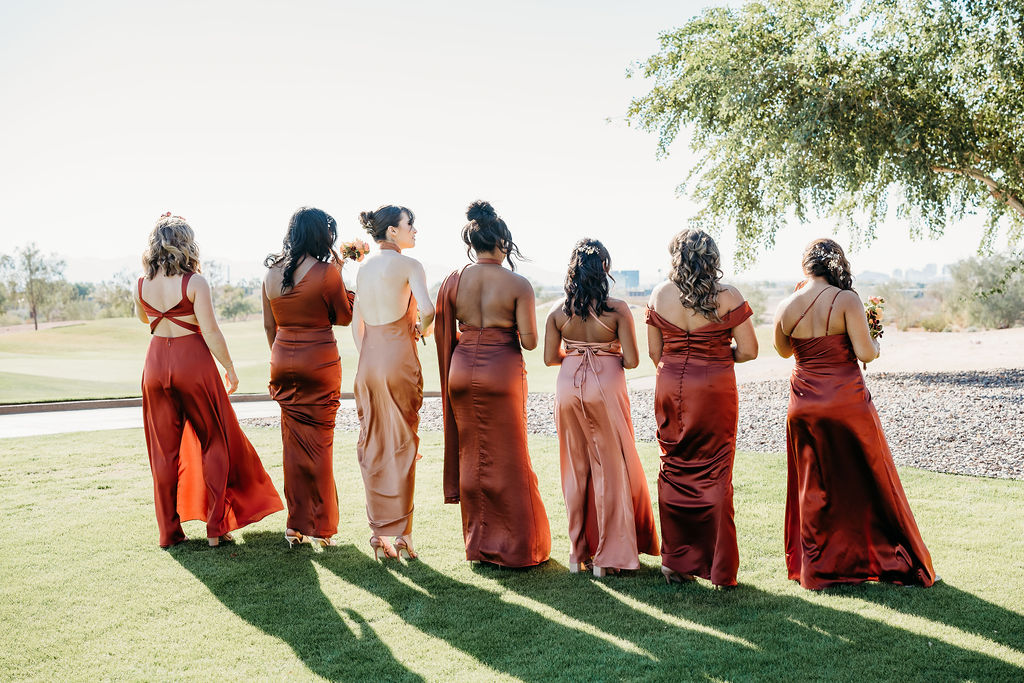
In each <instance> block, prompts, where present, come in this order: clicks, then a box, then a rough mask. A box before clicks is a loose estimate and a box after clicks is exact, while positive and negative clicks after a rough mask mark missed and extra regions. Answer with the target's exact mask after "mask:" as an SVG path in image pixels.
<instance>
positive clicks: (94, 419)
mask: <svg viewBox="0 0 1024 683" xmlns="http://www.w3.org/2000/svg"><path fill="white" fill-rule="evenodd" d="M349 403H351V404H352V405H355V401H352V400H347V401H344V400H343V401H342V402H341V404H342V405H343V406H344V405H346V404H349ZM232 406H233V407H234V409H235V414H237V415H238V417H239V418H240V419H241V418H247V417H277V416H278V415H280V409H279V408H278V407H277V404H276V403H275V402H273V401H258V402H254V403H233V404H232ZM141 427H142V407H141V406H139V407H135V408H99V409H96V410H67V411H61V412H52V413H26V414H23V415H0V438H13V437H18V436H38V435H42V434H65V433H67V432H95V431H105V430H108V429H134V428H141Z"/></svg>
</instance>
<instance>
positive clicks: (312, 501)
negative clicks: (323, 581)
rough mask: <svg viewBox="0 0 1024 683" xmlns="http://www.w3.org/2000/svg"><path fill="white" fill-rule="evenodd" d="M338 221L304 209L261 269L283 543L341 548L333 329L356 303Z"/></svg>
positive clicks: (338, 362)
mask: <svg viewBox="0 0 1024 683" xmlns="http://www.w3.org/2000/svg"><path fill="white" fill-rule="evenodd" d="M336 239H337V228H336V223H335V222H334V219H333V218H332V217H331V216H329V215H327V214H326V213H324V212H323V211H321V210H320V209H313V208H307V207H303V208H301V209H299V210H298V211H296V212H295V214H294V215H293V216H292V218H291V221H290V222H289V224H288V233H287V234H286V235H285V238H284V246H283V248H282V250H281V253H279V254H271V255H270V256H268V257H267V260H266V261H265V263H264V265H266V266H267V268H268V270H267V275H266V277H265V278H264V280H263V326H264V328H265V329H266V332H267V342H268V343H269V344H270V396H271V397H272V398H273V399H274V400H275V401H277V402H278V404H279V405H280V406H281V440H282V442H283V446H284V496H285V499H286V500H287V502H288V527H287V529H286V530H285V539H286V540H287V541H288V545H289V547H291V545H292V544H293V543H302V542H304V541H308V542H309V543H311V544H312V543H316V544H319V545H336V544H335V542H334V540H333V539H332V538H331V537H332V536H334V534H336V533H337V532H338V491H337V489H336V488H335V484H334V417H335V415H336V414H337V412H338V405H339V403H340V398H341V358H340V357H339V355H338V344H337V342H336V341H335V339H334V330H333V329H332V326H333V325H348V324H349V323H350V322H351V321H352V299H351V297H350V295H349V292H348V290H346V289H345V283H344V282H342V279H341V266H342V264H343V263H344V261H343V259H341V258H340V257H339V256H338V255H337V254H336V253H335V252H334V248H333V245H334V241H335V240H336Z"/></svg>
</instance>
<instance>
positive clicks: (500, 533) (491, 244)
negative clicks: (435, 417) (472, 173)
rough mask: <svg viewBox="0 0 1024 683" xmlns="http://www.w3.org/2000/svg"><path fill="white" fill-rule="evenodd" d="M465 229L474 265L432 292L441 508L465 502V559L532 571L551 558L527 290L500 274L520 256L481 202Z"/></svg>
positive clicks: (518, 279)
mask: <svg viewBox="0 0 1024 683" xmlns="http://www.w3.org/2000/svg"><path fill="white" fill-rule="evenodd" d="M467 217H468V218H469V223H467V224H466V226H465V227H464V228H463V230H462V239H463V241H464V242H465V243H466V247H467V251H468V250H470V249H472V251H473V252H474V253H475V255H476V258H475V259H474V260H475V263H472V264H470V265H468V266H466V267H464V268H463V269H462V270H460V271H456V272H454V273H452V274H451V275H449V276H448V277H447V279H445V281H444V283H443V284H442V285H441V290H440V291H439V292H438V294H437V306H436V311H437V317H436V318H435V322H434V336H435V339H436V340H437V356H438V363H439V366H440V371H441V401H442V405H443V408H444V447H445V455H444V502H446V503H461V506H462V533H463V537H464V539H465V542H466V559H467V560H474V561H482V562H491V563H493V564H498V565H502V566H506V567H529V566H532V565H536V564H540V563H541V562H544V561H545V560H547V559H548V555H549V554H550V552H551V529H550V527H549V526H548V517H547V514H546V513H545V511H544V503H543V502H542V501H541V498H540V491H539V490H538V488H537V475H536V474H534V472H533V467H532V466H531V464H530V453H529V451H528V450H527V443H526V368H525V366H524V364H523V353H522V350H521V349H522V348H525V349H534V348H536V347H537V317H536V312H535V308H534V297H533V286H532V285H531V284H530V282H529V281H528V280H527V279H526V278H524V277H522V276H521V275H517V274H515V273H513V272H512V271H511V270H506V269H505V268H502V266H501V263H502V261H506V260H507V261H508V263H509V265H510V266H512V265H513V261H512V258H513V256H519V249H518V248H517V247H516V245H515V243H514V242H513V241H512V235H511V233H510V232H509V230H508V227H507V226H506V225H505V221H503V220H501V219H500V218H498V216H497V214H496V213H495V211H494V207H492V206H491V205H490V204H488V203H487V202H474V203H473V204H472V205H471V206H470V207H469V211H468V212H467Z"/></svg>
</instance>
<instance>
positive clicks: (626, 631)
mask: <svg viewBox="0 0 1024 683" xmlns="http://www.w3.org/2000/svg"><path fill="white" fill-rule="evenodd" d="M248 432H249V434H250V437H251V438H252V440H253V443H254V444H255V445H256V447H257V449H258V450H259V452H260V453H261V454H262V456H263V459H264V461H265V463H266V464H267V466H268V469H269V470H270V472H271V474H272V476H273V478H274V480H275V482H276V483H277V484H278V487H279V488H280V484H281V464H280V457H281V450H280V436H279V434H278V433H277V431H276V430H273V429H250V430H248ZM531 445H532V453H533V462H534V466H535V468H536V469H537V473H538V476H539V478H540V483H541V491H542V495H543V497H544V502H545V505H546V506H547V510H548V515H549V517H550V518H551V525H552V531H553V533H554V548H555V553H554V557H553V559H552V560H551V561H549V562H548V563H547V564H545V565H544V566H541V567H539V568H535V569H532V570H525V571H514V570H501V569H496V568H489V567H481V566H474V565H471V564H469V563H467V562H465V561H464V560H463V559H462V558H463V557H464V554H463V548H462V536H461V527H460V521H459V511H458V507H457V506H451V505H448V506H446V505H442V504H441V486H440V475H441V449H440V437H439V435H437V434H425V435H424V439H423V448H422V452H423V454H424V458H423V460H422V461H421V462H420V466H419V472H418V477H417V479H418V488H417V492H416V502H417V509H416V533H415V538H416V541H417V546H418V548H419V550H420V552H421V555H422V560H420V561H418V562H412V563H398V562H390V563H387V564H385V565H381V564H378V563H375V562H374V561H373V558H372V554H371V553H370V548H369V545H368V543H367V540H368V538H369V530H368V528H367V526H366V520H365V516H364V510H363V492H362V485H361V479H360V475H359V471H358V467H357V465H356V461H355V453H354V448H355V435H354V434H344V435H340V438H339V442H338V443H337V449H336V450H337V458H336V463H335V473H336V477H337V481H338V486H339V492H340V498H341V512H342V514H341V529H340V532H339V536H338V539H339V540H340V542H341V545H340V546H339V547H337V548H330V549H327V550H325V551H324V552H314V551H313V550H312V549H311V548H309V547H308V546H304V547H302V548H301V549H294V550H288V548H287V545H286V544H285V542H284V540H283V539H282V538H281V533H282V531H283V527H284V520H285V517H284V514H283V513H278V514H276V515H272V516H271V517H270V518H268V519H266V520H263V521H262V522H260V523H258V524H256V525H253V526H252V527H250V528H248V529H246V530H244V531H243V532H242V533H241V534H239V536H240V542H239V543H238V544H237V545H235V546H226V547H222V548H218V549H210V548H208V547H206V541H205V538H204V536H205V529H204V526H203V525H202V524H199V523H190V524H188V525H186V530H187V532H188V533H189V534H190V535H191V536H193V537H194V538H195V539H196V540H192V541H189V542H188V543H186V544H184V545H182V546H178V547H176V548H174V549H172V550H170V551H164V550H160V549H159V548H158V547H157V534H156V522H155V519H154V514H153V502H152V482H151V479H150V475H149V468H148V464H147V459H146V454H145V446H144V442H143V438H142V433H141V430H128V431H121V432H107V433H88V434H74V435H67V436H57V437H37V438H23V439H0V539H2V540H0V576H2V577H3V580H2V581H0V605H2V611H0V614H2V619H0V671H2V672H3V674H2V677H3V678H5V679H21V678H34V679H50V680H53V679H75V680H96V679H126V678H127V679H161V680H166V679H174V680H179V679H189V680H209V679H235V680H248V679H261V680H266V679H272V680H281V679H289V680H290V679H314V678H318V677H323V678H329V679H346V680H366V679H379V680H391V679H419V678H423V679H454V678H458V679H459V680H492V679H521V680H530V681H533V680H551V679H556V680H619V679H626V680H651V679H663V680H750V679H788V680H825V679H842V680H857V681H862V680H928V681H931V680H966V679H970V680H1012V679H1016V680H1020V679H1021V678H1022V677H1024V616H1022V613H1024V540H1022V539H1024V533H1022V531H1024V528H1022V527H1024V524H1022V520H1024V484H1022V483H1021V482H1017V481H998V480H990V479H976V478H970V477H957V476H951V475H942V474H934V473H930V472H924V471H920V470H914V469H910V468H904V469H903V471H902V474H903V482H904V485H905V487H906V489H907V492H908V494H909V496H910V502H911V505H912V507H913V509H914V511H915V513H916V515H917V519H918V522H919V524H920V527H921V530H922V533H923V534H924V537H925V540H926V542H927V543H928V546H929V548H930V549H931V551H932V554H933V557H934V560H935V566H936V568H937V570H938V571H939V573H940V574H942V576H943V577H944V579H945V581H944V582H943V583H940V584H938V585H937V586H936V587H934V588H932V589H920V588H898V587H893V586H886V585H866V586H860V587H848V588H842V589H832V590H828V591H824V592H821V593H815V592H810V591H805V590H803V589H801V588H799V587H798V586H797V585H796V584H794V583H793V582H790V581H787V580H786V577H785V570H784V566H783V557H782V538H781V522H782V508H783V491H784V483H785V464H784V460H783V458H782V456H779V455H753V454H740V455H739V456H738V458H737V463H736V475H735V482H736V508H737V518H736V521H737V527H738V530H739V543H740V553H741V564H740V572H739V580H740V584H741V585H740V587H739V588H737V589H736V590H732V591H719V590H715V589H713V588H712V587H710V586H709V585H708V584H707V583H705V582H700V583H697V584H693V585H686V586H666V585H665V584H664V583H663V582H662V581H661V577H660V574H659V572H658V562H657V560H656V559H655V558H645V566H644V568H643V569H642V570H640V571H639V572H637V573H636V575H634V576H623V577H612V578H607V579H600V580H598V579H593V578H592V577H590V576H588V575H575V576H573V575H570V574H569V573H568V571H567V570H566V567H565V563H566V560H567V543H568V542H567V539H566V523H565V511H564V508H563V505H562V500H561V494H560V490H559V482H558V455H557V453H558V452H557V443H556V442H555V441H554V440H553V439H550V438H541V437H536V438H533V439H531ZM641 457H642V458H643V461H644V465H645V468H646V471H647V473H648V477H649V479H650V480H651V482H652V494H653V493H654V492H655V489H654V488H653V481H654V477H655V475H656V471H657V467H656V463H657V457H656V447H655V446H653V445H651V444H642V445H641Z"/></svg>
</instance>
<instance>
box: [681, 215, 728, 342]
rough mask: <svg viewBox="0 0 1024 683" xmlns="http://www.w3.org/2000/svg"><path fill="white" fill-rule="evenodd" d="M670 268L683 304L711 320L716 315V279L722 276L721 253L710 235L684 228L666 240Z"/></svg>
mask: <svg viewBox="0 0 1024 683" xmlns="http://www.w3.org/2000/svg"><path fill="white" fill-rule="evenodd" d="M668 251H669V253H670V254H672V271H671V272H670V273H669V275H668V279H669V280H671V281H672V282H673V283H674V284H675V286H676V287H678V288H679V301H680V302H682V304H683V306H685V307H687V308H689V309H690V310H692V311H694V312H696V313H698V314H700V315H702V316H704V317H705V318H707V319H708V320H710V321H712V322H716V323H717V322H721V321H722V319H721V317H719V315H718V292H719V285H718V283H719V282H720V281H721V279H722V257H721V254H719V252H718V245H717V244H715V240H713V239H711V235H709V234H708V233H706V232H704V231H703V230H683V231H682V232H681V233H679V234H678V235H676V236H675V237H673V238H672V241H671V242H669V245H668Z"/></svg>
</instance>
